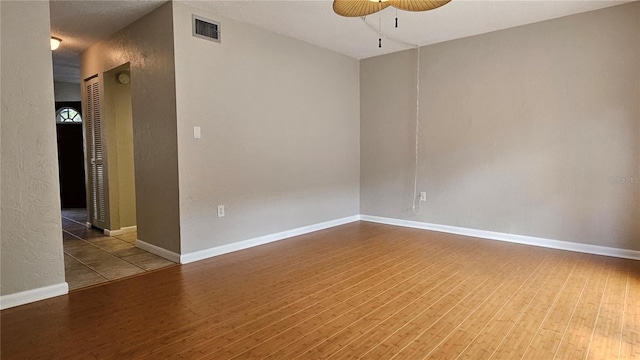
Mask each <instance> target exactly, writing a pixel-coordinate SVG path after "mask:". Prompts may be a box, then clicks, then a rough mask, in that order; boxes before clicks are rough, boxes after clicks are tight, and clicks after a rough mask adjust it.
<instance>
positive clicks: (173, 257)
mask: <svg viewBox="0 0 640 360" xmlns="http://www.w3.org/2000/svg"><path fill="white" fill-rule="evenodd" d="M136 247H138V248H140V249H142V250H145V251H148V252H150V253H152V254H156V255H158V256H160V257H163V258H165V259H167V260H169V261H173V262H174V263H180V255H179V254H176V253H174V252H173V251H169V250H167V249H164V248H161V247H159V246H155V245H153V244H149V243H148V242H144V241H142V240H136Z"/></svg>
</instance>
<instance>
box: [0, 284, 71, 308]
mask: <svg viewBox="0 0 640 360" xmlns="http://www.w3.org/2000/svg"><path fill="white" fill-rule="evenodd" d="M68 293H69V284H67V283H66V282H63V283H60V284H55V285H50V286H44V287H41V288H37V289H32V290H27V291H21V292H18V293H15V294H9V295H2V296H0V310H4V309H8V308H12V307H15V306H20V305H24V304H28V303H32V302H35V301H40V300H44V299H48V298H52V297H56V296H60V295H65V294H68Z"/></svg>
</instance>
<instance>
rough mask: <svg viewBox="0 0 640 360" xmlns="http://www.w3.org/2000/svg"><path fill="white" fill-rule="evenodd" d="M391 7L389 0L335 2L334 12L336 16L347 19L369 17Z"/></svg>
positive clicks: (342, 0)
mask: <svg viewBox="0 0 640 360" xmlns="http://www.w3.org/2000/svg"><path fill="white" fill-rule="evenodd" d="M388 6H389V2H388V1H387V0H385V1H382V2H378V1H369V0H333V11H335V13H336V14H338V15H342V16H346V17H359V16H367V15H370V14H373V13H375V12H378V11H380V10H382V9H385V8H386V7H388Z"/></svg>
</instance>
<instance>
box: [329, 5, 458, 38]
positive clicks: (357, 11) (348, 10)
mask: <svg viewBox="0 0 640 360" xmlns="http://www.w3.org/2000/svg"><path fill="white" fill-rule="evenodd" d="M450 1H451V0H333V11H334V12H335V13H336V14H338V15H341V16H346V17H362V16H367V15H371V14H373V13H376V12H378V11H381V10H384V9H386V8H387V7H389V6H392V7H394V8H396V27H398V13H397V9H400V10H405V11H427V10H433V9H436V8H439V7H440V6H442V5H445V4H446V3H448V2H450ZM380 22H381V19H378V35H379V36H378V47H382V36H381V35H380V33H381V27H382V26H381V24H380Z"/></svg>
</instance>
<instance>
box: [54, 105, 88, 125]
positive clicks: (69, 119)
mask: <svg viewBox="0 0 640 360" xmlns="http://www.w3.org/2000/svg"><path fill="white" fill-rule="evenodd" d="M56 123H57V124H79V123H82V116H81V115H80V114H79V113H78V111H76V109H74V108H72V107H68V106H67V107H63V108H60V109H58V111H56Z"/></svg>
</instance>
